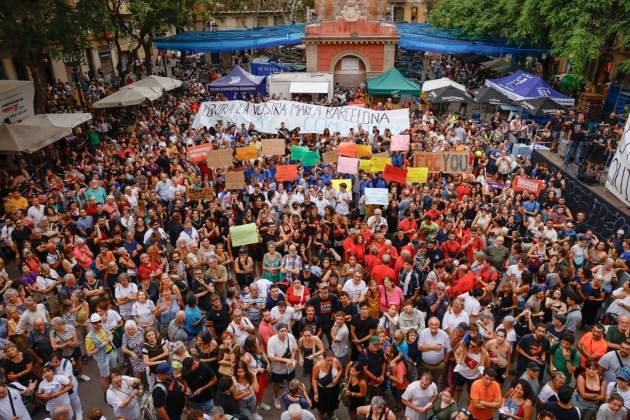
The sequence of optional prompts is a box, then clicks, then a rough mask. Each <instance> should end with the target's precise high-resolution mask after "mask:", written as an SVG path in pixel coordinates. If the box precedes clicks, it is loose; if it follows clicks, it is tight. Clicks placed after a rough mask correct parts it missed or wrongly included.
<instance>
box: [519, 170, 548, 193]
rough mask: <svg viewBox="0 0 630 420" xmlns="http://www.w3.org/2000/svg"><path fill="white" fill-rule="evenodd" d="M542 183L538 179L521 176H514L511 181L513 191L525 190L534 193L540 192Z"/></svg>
mask: <svg viewBox="0 0 630 420" xmlns="http://www.w3.org/2000/svg"><path fill="white" fill-rule="evenodd" d="M542 187H543V183H542V181H540V180H538V179H531V178H525V177H523V176H518V175H517V176H515V177H514V181H512V188H513V189H514V191H516V192H518V191H527V192H531V193H534V194H536V195H538V194H540V191H541V190H542Z"/></svg>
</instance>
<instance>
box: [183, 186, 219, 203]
mask: <svg viewBox="0 0 630 420" xmlns="http://www.w3.org/2000/svg"><path fill="white" fill-rule="evenodd" d="M214 196H215V195H214V189H212V188H210V187H207V188H200V189H198V188H188V189H187V190H186V200H188V201H201V200H212V199H214Z"/></svg>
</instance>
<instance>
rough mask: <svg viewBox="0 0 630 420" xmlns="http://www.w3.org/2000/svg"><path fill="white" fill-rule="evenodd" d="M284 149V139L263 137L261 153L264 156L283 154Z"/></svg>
mask: <svg viewBox="0 0 630 420" xmlns="http://www.w3.org/2000/svg"><path fill="white" fill-rule="evenodd" d="M284 151H285V142H284V139H265V140H263V141H262V155H263V156H265V157H272V156H283V155H284Z"/></svg>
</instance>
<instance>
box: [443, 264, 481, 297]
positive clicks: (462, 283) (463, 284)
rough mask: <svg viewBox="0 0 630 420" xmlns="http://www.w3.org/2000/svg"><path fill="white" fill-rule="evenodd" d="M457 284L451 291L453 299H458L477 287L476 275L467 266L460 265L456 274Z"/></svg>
mask: <svg viewBox="0 0 630 420" xmlns="http://www.w3.org/2000/svg"><path fill="white" fill-rule="evenodd" d="M455 277H456V278H457V280H455V284H454V285H453V286H452V287H451V289H450V292H449V294H450V296H451V299H455V298H457V297H458V296H459V295H461V294H463V293H466V292H470V291H471V290H472V289H473V286H474V285H475V275H474V274H473V272H472V271H471V270H470V269H469V268H468V266H467V265H466V264H460V265H459V266H458V267H457V271H456V272H455Z"/></svg>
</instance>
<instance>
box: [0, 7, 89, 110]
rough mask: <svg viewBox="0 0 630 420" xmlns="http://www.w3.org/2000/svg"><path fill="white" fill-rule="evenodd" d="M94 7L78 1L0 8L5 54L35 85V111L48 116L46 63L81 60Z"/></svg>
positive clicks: (1, 37) (0, 35) (0, 25)
mask: <svg viewBox="0 0 630 420" xmlns="http://www.w3.org/2000/svg"><path fill="white" fill-rule="evenodd" d="M91 7H92V5H91V4H90V2H89V1H88V0H86V1H83V0H77V1H76V2H75V5H74V6H72V5H71V3H70V2H68V1H66V0H30V1H23V0H6V1H5V2H3V5H2V7H1V8H0V40H1V41H0V42H1V45H2V48H3V50H4V51H5V52H6V53H7V54H8V55H10V56H13V57H15V58H17V59H18V60H19V61H21V62H22V63H23V64H24V65H25V66H26V67H27V69H28V70H29V72H30V74H31V77H32V78H33V82H34V84H35V111H36V112H37V113H43V112H46V76H45V68H46V66H45V59H46V55H48V56H49V57H50V58H52V59H58V58H61V57H64V56H67V57H77V58H78V57H82V56H83V54H82V51H83V50H82V49H83V48H85V46H87V44H88V39H87V34H88V33H89V30H90V28H91V25H92V21H91V19H90V17H91V16H92V14H91V11H90V10H91Z"/></svg>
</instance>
